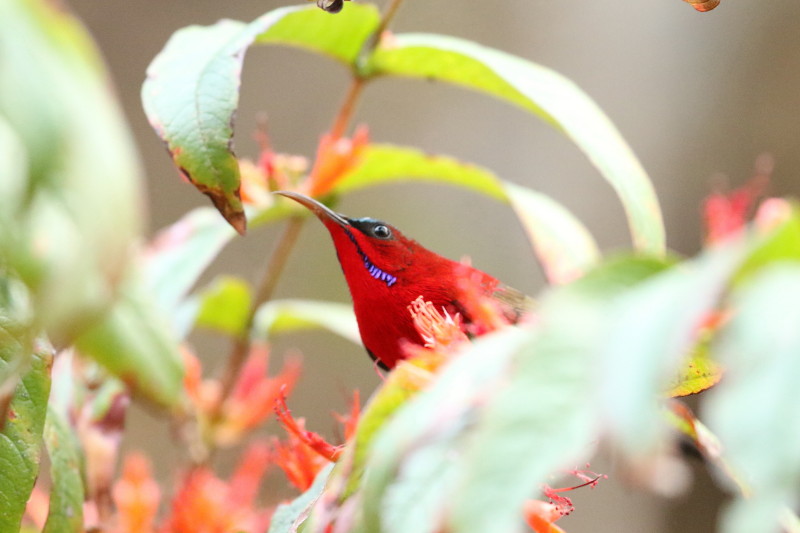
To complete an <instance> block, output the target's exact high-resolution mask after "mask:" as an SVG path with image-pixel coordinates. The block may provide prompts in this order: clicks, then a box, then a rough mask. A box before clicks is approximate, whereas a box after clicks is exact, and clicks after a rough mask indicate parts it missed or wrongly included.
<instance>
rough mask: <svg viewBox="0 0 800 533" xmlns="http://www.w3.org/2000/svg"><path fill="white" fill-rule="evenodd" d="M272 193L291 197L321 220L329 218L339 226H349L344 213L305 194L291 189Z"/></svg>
mask: <svg viewBox="0 0 800 533" xmlns="http://www.w3.org/2000/svg"><path fill="white" fill-rule="evenodd" d="M273 194H280V195H281V196H285V197H287V198H291V199H292V200H294V201H295V202H297V203H299V204H300V205H302V206H303V207H305V208H307V209H308V210H309V211H311V212H312V213H314V214H315V215H317V218H319V219H320V220H322V221H323V222H324V221H325V220H330V221H332V222H335V223H337V224H339V225H340V226H350V221H348V220H347V218H346V217H345V216H344V215H340V214H339V213H337V212H336V211H333V210H332V209H331V208H330V207H328V206H326V205H324V204H322V203H320V202H318V201H316V200H314V199H313V198H311V197H310V196H306V195H305V194H300V193H299V192H293V191H274V192H273Z"/></svg>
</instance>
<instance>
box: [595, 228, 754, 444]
mask: <svg viewBox="0 0 800 533" xmlns="http://www.w3.org/2000/svg"><path fill="white" fill-rule="evenodd" d="M747 251H748V249H747V246H746V243H733V244H731V245H730V246H726V247H719V248H717V249H715V250H712V251H710V252H708V253H706V254H704V255H703V256H700V257H699V258H698V259H695V260H692V261H687V262H685V263H684V264H681V265H679V266H676V267H673V268H671V269H669V270H667V271H666V272H663V273H661V274H659V275H657V276H654V277H653V278H651V279H649V280H647V281H645V282H643V283H642V284H640V285H638V286H637V287H634V288H633V289H631V290H630V291H629V293H628V294H626V295H624V296H623V297H622V298H621V299H620V300H619V301H618V302H616V303H614V304H613V305H610V306H608V307H607V309H606V312H607V313H608V315H609V316H610V317H612V318H611V321H610V323H609V324H608V326H607V328H606V331H605V333H604V335H603V338H602V339H600V341H599V343H598V345H599V347H600V349H599V353H598V354H597V357H598V359H597V360H598V361H600V373H599V375H598V376H597V380H598V382H599V384H600V404H601V405H602V408H603V409H604V411H605V412H604V413H603V417H604V418H605V419H606V420H607V428H606V429H607V431H608V432H609V434H611V435H612V436H614V437H616V438H617V439H619V443H620V445H621V446H622V447H623V448H624V449H625V451H627V452H628V453H630V454H633V455H637V454H642V453H646V452H648V451H650V450H652V446H654V445H655V443H656V442H657V441H658V438H659V436H661V435H662V434H663V432H664V430H665V427H664V424H663V423H662V417H661V416H659V413H660V402H661V400H660V398H659V396H658V395H657V394H656V391H663V390H665V389H666V388H667V385H668V384H667V382H666V380H667V379H668V378H669V376H673V375H675V373H676V372H677V371H678V365H679V363H680V361H681V360H682V359H683V357H685V354H687V353H688V352H689V351H690V350H691V349H692V347H693V346H694V343H695V342H696V336H697V328H698V327H699V326H700V325H701V324H702V322H703V320H704V319H705V318H706V317H707V316H708V314H709V313H710V312H712V311H713V310H714V309H715V308H716V306H717V305H718V302H719V299H720V297H721V296H722V293H723V291H724V290H725V288H726V287H727V286H728V283H729V282H730V280H731V278H732V277H733V275H734V274H735V272H736V270H737V268H738V267H739V266H740V265H741V262H742V261H743V259H744V258H745V257H746V253H747Z"/></svg>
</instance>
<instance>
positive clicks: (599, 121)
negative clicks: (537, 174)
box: [364, 34, 665, 254]
mask: <svg viewBox="0 0 800 533" xmlns="http://www.w3.org/2000/svg"><path fill="white" fill-rule="evenodd" d="M364 73H365V75H368V76H375V75H392V76H408V77H414V78H419V79H424V80H439V81H445V82H448V83H453V84H456V85H461V86H464V87H467V88H470V89H474V90H477V91H480V92H483V93H486V94H489V95H492V96H495V97H497V98H500V99H502V100H505V101H507V102H509V103H512V104H515V105H517V106H519V107H522V108H523V109H525V110H528V111H530V112H532V113H534V114H536V115H537V116H539V117H541V118H542V119H543V120H545V121H546V122H547V123H548V124H550V125H551V126H553V127H555V128H556V129H558V130H559V131H562V132H563V133H564V134H565V135H567V136H568V137H569V138H570V139H571V140H572V141H573V142H574V143H575V144H576V145H577V146H578V148H580V149H581V150H582V151H583V152H584V153H585V154H586V156H587V157H588V158H589V160H590V161H591V162H592V163H593V164H594V165H595V167H597V169H598V170H599V171H600V173H601V174H602V176H603V177H604V178H605V179H606V180H607V181H608V182H609V183H610V184H611V186H612V187H613V188H614V190H615V191H616V192H617V195H618V196H619V197H620V199H621V201H622V204H623V207H624V208H625V212H626V214H627V216H628V223H629V225H630V227H631V233H632V235H633V241H634V245H635V246H636V248H637V249H638V250H641V251H647V252H651V253H656V254H660V253H663V252H664V249H665V237H664V225H663V221H662V219H661V209H660V207H659V204H658V199H657V198H656V195H655V191H654V190H653V186H652V184H651V182H650V180H649V178H648V177H647V174H646V173H645V171H644V169H643V168H642V166H641V164H640V163H639V161H638V159H637V158H636V156H635V155H634V154H633V152H632V150H631V149H630V147H629V146H628V144H627V143H626V142H625V141H624V140H623V138H622V136H621V135H620V133H619V131H618V130H617V129H616V127H615V126H614V125H613V124H612V123H611V121H610V120H609V119H608V117H606V115H605V114H604V113H603V112H602V111H601V110H600V108H599V107H598V106H597V104H595V102H594V101H593V100H591V99H590V98H589V97H588V96H587V95H586V94H585V93H584V92H583V91H582V90H580V89H579V88H578V87H577V86H576V85H575V84H574V83H572V82H571V81H569V80H568V79H566V78H564V77H563V76H561V75H559V74H557V73H556V72H554V71H552V70H549V69H547V68H544V67H542V66H540V65H537V64H535V63H531V62H529V61H526V60H523V59H521V58H518V57H514V56H512V55H509V54H506V53H504V52H500V51H498V50H493V49H491V48H487V47H484V46H481V45H478V44H475V43H472V42H469V41H465V40H461V39H456V38H453V37H445V36H440V35H425V34H401V35H395V36H393V37H392V38H391V39H385V40H383V41H382V42H381V43H380V45H379V46H378V48H377V49H376V50H375V52H374V53H373V55H372V56H371V58H370V62H369V63H368V65H367V66H366V67H365V69H364Z"/></svg>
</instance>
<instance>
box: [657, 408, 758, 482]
mask: <svg viewBox="0 0 800 533" xmlns="http://www.w3.org/2000/svg"><path fill="white" fill-rule="evenodd" d="M665 413H666V417H667V421H668V422H669V423H670V425H671V426H672V427H673V428H675V429H676V430H677V431H678V432H679V433H680V434H681V435H683V437H684V438H686V439H688V440H689V442H691V444H692V445H693V446H694V447H695V449H696V450H697V451H698V452H699V453H700V454H701V455H702V456H703V457H704V458H705V459H706V460H707V461H709V462H710V463H711V464H713V465H714V466H715V467H717V469H718V473H722V474H724V475H725V476H727V480H728V482H729V483H731V484H732V485H734V486H736V487H737V488H738V490H739V494H741V495H743V496H749V494H750V487H748V486H746V485H745V483H744V482H743V481H742V480H741V479H740V478H739V475H738V474H737V473H736V472H735V471H734V469H733V468H731V466H730V465H729V464H728V461H727V459H726V458H725V456H724V453H723V452H724V447H723V445H722V443H721V442H720V440H719V439H718V438H717V436H716V435H714V434H713V433H712V432H711V430H709V429H708V428H707V427H706V426H705V424H703V423H702V422H700V420H698V419H697V417H695V415H694V413H693V412H692V411H691V409H689V407H688V406H687V405H686V404H684V403H682V402H680V401H674V402H670V405H669V406H668V409H667V411H665Z"/></svg>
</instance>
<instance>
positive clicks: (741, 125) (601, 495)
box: [68, 0, 800, 533]
mask: <svg viewBox="0 0 800 533" xmlns="http://www.w3.org/2000/svg"><path fill="white" fill-rule="evenodd" d="M290 3H292V2H290V1H288V0H285V1H278V0H261V1H257V0H237V1H235V2H219V1H213V0H170V1H168V2H165V1H164V0H104V1H102V2H98V1H97V0H69V1H68V4H69V5H70V6H71V7H72V8H73V9H74V10H75V11H76V12H77V14H78V15H79V16H80V17H81V18H82V19H83V21H84V22H85V23H86V25H87V26H88V27H89V29H90V31H91V32H92V34H93V35H94V37H95V38H96V40H97V41H98V43H99V46H100V48H101V50H102V52H103V54H104V56H105V59H106V61H107V63H108V67H109V69H110V71H111V73H112V76H113V78H114V81H115V84H116V87H117V90H118V92H119V95H120V98H121V100H122V104H123V106H124V108H125V112H126V114H127V117H128V119H129V121H130V123H131V125H132V128H133V131H134V134H135V136H136V139H137V143H138V146H139V149H140V151H141V154H142V157H143V159H144V164H145V169H146V172H147V179H148V194H149V198H148V200H149V209H150V226H149V234H150V235H152V234H153V233H154V232H155V231H157V230H158V229H159V228H161V227H163V226H166V225H168V224H170V223H172V222H174V221H175V220H176V219H178V218H179V217H180V216H182V215H183V214H184V213H185V212H186V211H188V210H189V209H191V208H193V207H195V206H198V205H206V204H207V200H206V198H205V197H203V196H201V195H200V194H198V193H197V192H196V191H195V190H194V189H193V188H192V187H191V186H189V185H188V184H186V183H184V182H183V181H182V180H181V179H180V178H179V176H178V173H177V172H176V170H175V169H174V167H173V166H172V162H171V160H170V158H169V157H168V156H167V154H166V151H165V149H164V147H163V145H162V143H161V141H159V140H158V139H157V137H156V136H155V134H154V133H153V132H152V130H151V129H150V127H149V125H148V123H147V120H146V119H145V117H144V114H143V112H142V109H141V104H140V99H139V90H140V87H141V84H142V81H143V80H144V77H145V69H146V68H147V65H148V64H149V62H150V61H151V60H152V58H153V57H154V56H155V55H156V54H157V53H158V51H159V50H160V49H161V48H162V47H163V46H164V44H165V42H166V41H167V39H168V38H169V36H170V35H171V34H172V33H173V32H174V31H175V30H177V29H179V28H181V27H183V26H186V25H189V24H210V23H213V22H215V21H216V20H218V19H220V18H233V19H239V20H245V21H249V20H252V19H254V18H256V17H257V16H259V15H261V14H263V13H264V12H266V11H269V10H271V9H273V8H276V7H279V6H282V5H288V4H290ZM379 3H381V4H382V3H383V2H382V1H380V2H379ZM346 7H347V6H345V9H346ZM393 29H394V31H396V32H416V31H421V32H433V33H442V34H449V35H455V36H459V37H463V38H467V39H472V40H474V41H477V42H479V43H482V44H484V45H487V46H491V47H494V48H498V49H501V50H504V51H507V52H510V53H513V54H516V55H519V56H521V57H523V58H526V59H528V60H531V61H534V62H537V63H540V64H542V65H545V66H548V67H550V68H553V69H555V70H556V71H558V72H560V73H562V74H564V75H565V76H567V77H569V78H571V79H572V80H573V81H575V82H576V83H577V84H578V85H579V86H581V87H582V88H583V89H584V90H585V91H586V92H587V93H588V94H589V95H590V96H591V97H592V98H594V99H595V100H596V101H597V102H598V103H599V105H600V106H601V107H602V108H603V109H604V111H605V112H606V113H607V115H608V116H609V117H610V118H611V120H612V121H613V122H614V123H615V124H616V126H617V127H618V128H619V130H620V131H621V132H622V135H623V137H624V138H625V139H626V140H627V141H628V143H629V144H630V145H631V146H632V148H633V150H634V152H635V153H636V154H637V155H638V157H639V159H640V160H641V161H642V163H643V165H644V167H645V169H646V170H647V171H648V173H649V174H650V176H651V178H652V180H653V182H654V184H655V187H656V191H657V193H658V196H659V198H660V201H661V205H662V208H663V212H664V218H665V221H666V227H667V237H668V242H669V246H670V247H671V248H672V249H673V250H675V251H676V252H678V253H680V254H693V253H694V252H696V251H697V249H698V248H699V246H700V243H701V239H702V229H701V228H702V226H701V219H700V209H699V208H700V202H701V200H702V198H703V197H704V196H705V194H706V193H707V192H708V191H709V188H710V183H711V181H712V178H714V177H715V176H719V175H725V176H727V177H728V178H729V180H730V182H731V183H732V184H733V185H736V184H740V183H742V182H744V181H745V180H746V179H747V178H748V177H749V176H750V175H751V173H752V169H753V165H754V163H755V160H756V157H757V156H758V155H759V154H761V153H765V152H766V153H769V154H771V155H772V156H774V158H775V161H776V167H775V172H774V175H773V184H772V191H771V192H772V193H775V194H780V195H797V194H798V193H800V179H798V176H800V149H798V138H800V136H799V135H798V133H800V132H799V131H798V130H800V2H797V0H772V1H771V2H758V1H755V0H751V1H744V0H739V1H734V0H723V2H722V4H721V6H720V7H718V8H717V9H716V10H714V11H712V12H709V13H705V14H701V13H697V12H695V11H694V10H693V9H692V8H691V7H690V6H689V5H688V4H686V3H684V2H682V1H681V0H660V1H658V2H648V1H642V2H620V1H616V0H592V1H590V2H553V1H552V0H504V1H503V2H491V1H489V2H476V1H470V2H464V1H457V0H427V1H420V0H407V1H406V2H405V3H404V5H403V7H402V8H401V11H400V13H399V15H398V17H397V18H396V20H395V23H394V25H393ZM347 84H348V75H347V72H346V71H345V70H344V69H343V68H342V67H341V66H339V65H338V64H334V63H333V62H331V61H328V60H326V59H323V58H320V57H317V56H313V55H310V54H307V53H305V52H301V51H298V50H293V49H284V48H278V47H260V48H253V49H251V50H250V51H249V52H248V54H247V59H246V61H245V66H244V77H243V88H242V96H241V106H240V109H239V112H238V116H237V123H236V139H235V148H236V152H237V155H239V156H249V157H252V158H255V157H256V156H257V145H256V143H255V141H254V140H253V132H254V130H255V127H256V116H257V115H258V114H259V113H262V112H263V113H266V114H267V116H268V118H269V129H270V133H271V138H272V143H273V145H274V148H275V149H276V150H277V151H279V152H286V153H295V154H302V155H305V156H307V157H313V155H314V151H315V148H316V144H317V142H318V139H319V136H320V134H321V133H322V132H323V131H325V130H326V129H327V128H328V127H329V126H330V124H331V121H332V118H333V115H334V113H335V111H336V109H337V108H338V106H339V104H340V103H341V100H342V98H343V96H344V91H345V89H346V87H347ZM356 122H357V123H366V124H368V125H369V128H370V132H371V137H372V139H373V140H375V141H377V142H390V143H398V144H404V145H416V146H419V147H421V148H422V149H424V150H425V151H428V152H432V153H442V154H448V155H452V156H456V157H458V158H460V159H463V160H466V161H471V162H474V163H477V164H479V165H482V166H485V167H488V168H489V169H492V170H494V171H495V172H496V173H497V174H498V175H499V176H500V177H502V178H503V179H507V180H511V181H515V182H517V183H520V184H524V185H526V186H528V187H531V188H533V189H536V190H539V191H542V192H545V193H548V194H550V195H552V196H553V197H555V198H556V199H558V200H560V201H561V202H563V203H564V204H565V205H567V206H568V207H569V208H571V209H572V210H573V212H574V213H576V214H577V215H578V216H579V218H581V219H582V220H583V221H584V222H585V223H586V224H587V225H588V227H589V228H591V230H592V232H593V233H594V235H595V237H596V238H597V239H598V241H599V242H600V243H601V245H602V246H603V248H604V249H605V250H607V251H609V252H611V251H613V250H615V249H624V248H626V247H628V246H629V235H628V231H627V227H626V224H625V220H624V216H623V212H622V209H621V207H620V204H619V202H618V201H617V199H616V197H615V196H614V194H613V192H612V191H611V189H610V187H609V186H608V185H607V184H606V183H605V182H604V181H603V180H602V179H601V178H600V176H599V174H598V173H597V171H596V170H595V169H594V168H593V167H592V166H591V165H590V164H589V162H588V161H587V160H586V159H585V158H584V157H583V155H582V154H581V153H580V152H579V151H578V150H577V149H576V148H575V147H574V146H573V145H572V144H571V143H570V142H569V141H567V139H566V138H564V137H562V136H561V135H560V134H559V133H558V132H556V131H554V130H553V129H552V128H550V127H549V126H547V125H545V124H544V123H543V122H541V121H539V120H538V119H536V118H535V117H533V116H532V115H530V114H528V113H525V112H522V111H520V110H518V109H516V108H513V107H511V106H509V105H507V104H504V103H501V102H499V101H494V100H491V99H489V98H487V97H484V96H481V95H478V94H473V93H470V92H466V91H464V90H460V89H457V88H454V87H449V86H445V85H437V84H433V83H423V82H415V81H407V80H379V81H377V82H375V83H374V84H372V85H371V86H369V87H368V88H367V90H366V91H365V94H364V95H363V98H362V100H361V102H360V107H359V110H358V113H357V115H356ZM338 208H339V210H340V211H341V212H343V213H346V214H349V215H352V216H374V217H377V218H381V219H384V220H387V221H389V222H391V223H392V224H394V225H396V226H398V227H399V228H401V229H402V230H403V231H404V233H406V234H407V235H409V236H412V237H414V238H416V239H417V240H419V241H420V242H421V243H422V244H423V245H425V246H427V247H429V248H432V249H434V250H436V251H437V252H439V253H441V254H443V255H446V256H448V257H451V258H453V259H458V258H460V257H462V256H465V255H468V256H470V257H471V258H472V261H473V264H474V265H475V266H477V267H478V268H480V269H482V270H485V271H488V272H490V273H491V274H493V275H495V276H496V277H498V278H500V279H501V280H503V281H504V282H506V283H508V284H509V285H511V286H514V287H517V288H519V289H521V290H523V291H525V292H527V293H530V294H535V293H536V292H538V291H539V290H540V289H541V286H542V279H543V278H542V276H541V273H540V272H539V270H538V267H537V265H536V263H535V260H534V258H533V256H532V253H531V250H530V247H529V245H528V243H527V241H526V238H525V236H524V234H523V232H522V229H521V227H520V225H519V224H518V223H517V221H516V219H515V218H514V216H513V215H512V214H511V212H510V210H509V209H508V208H507V207H506V206H503V205H499V204H497V203H494V202H493V201H492V200H490V199H487V198H483V197H480V196H478V195H476V194H473V193H469V192H465V191H461V190H457V189H452V188H445V187H441V186H431V185H392V186H385V187H382V188H376V189H373V190H370V191H368V192H358V193H354V194H352V195H351V196H348V197H346V198H344V199H343V201H342V202H341V204H340V205H339V206H338ZM277 231H278V228H274V227H269V228H259V229H258V230H255V231H253V232H251V233H250V234H248V235H247V237H245V238H239V239H237V240H235V242H234V243H233V244H232V245H230V246H229V247H228V248H227V249H226V251H225V252H224V253H223V255H222V257H221V258H220V259H219V260H218V261H217V263H215V264H214V265H213V267H212V268H211V270H210V271H209V273H208V274H207V276H206V277H205V278H204V280H203V281H204V282H207V281H209V280H211V279H212V278H213V277H214V276H215V275H217V274H220V273H234V274H237V275H241V276H243V277H245V278H246V279H248V280H250V281H251V282H255V280H257V279H258V278H259V277H260V275H261V270H262V265H263V264H264V261H265V258H266V257H267V255H268V254H269V252H270V250H271V245H272V243H273V240H274V238H275V236H276V235H277ZM320 273H323V274H324V275H320ZM276 297H279V298H280V297H293V298H294V297H296V298H314V299H322V300H334V301H348V300H349V295H348V293H347V288H346V285H345V283H344V279H343V278H342V276H341V273H340V269H339V266H338V264H337V262H336V258H335V255H334V253H333V247H332V246H331V244H330V242H329V240H328V236H327V232H326V231H325V230H324V229H323V227H322V226H321V225H319V224H316V223H312V224H308V225H307V226H306V227H305V229H304V230H303V234H302V237H301V239H300V241H299V243H298V246H297V247H296V248H295V251H294V252H293V254H292V257H291V259H290V263H289V265H288V269H287V272H286V274H285V275H284V276H283V278H282V279H281V282H280V285H279V287H278V291H277V295H276ZM193 341H194V343H195V345H196V347H197V350H198V351H199V352H200V353H201V355H202V357H203V359H204V361H205V362H206V363H205V364H206V366H207V368H208V369H214V368H218V367H219V365H220V363H221V358H222V357H223V356H224V355H225V353H226V350H227V344H226V343H225V342H223V341H222V340H220V339H217V338H214V337H212V336H210V335H208V336H202V335H201V336H196V337H194V338H193ZM293 349H297V350H300V351H301V352H302V353H303V355H304V374H303V377H302V379H301V382H300V385H299V387H298V389H297V390H296V392H295V393H294V394H293V396H292V398H291V402H290V404H291V407H292V408H293V410H294V411H295V412H296V413H298V414H300V415H303V416H306V417H307V418H308V425H309V427H310V428H311V429H315V430H318V431H320V432H322V433H325V434H332V428H333V426H334V423H333V421H332V418H331V417H330V411H331V409H334V410H338V411H340V412H344V410H345V409H346V399H347V396H348V394H349V392H348V391H350V390H352V389H353V388H359V389H360V390H361V391H362V394H363V395H364V396H366V395H368V394H369V393H370V392H371V391H372V390H373V389H374V388H375V386H376V385H377V384H378V382H379V378H378V376H377V374H376V372H375V371H374V370H373V366H372V365H371V364H370V362H369V360H368V358H367V356H366V355H365V353H364V352H363V350H361V349H360V348H358V347H354V346H352V345H351V344H348V343H347V342H345V341H342V340H340V339H338V338H335V337H333V336H331V335H328V334H323V333H313V334H303V335H298V336H293V337H287V338H285V339H282V340H281V341H280V343H279V344H278V346H276V347H275V350H274V353H275V359H276V362H277V361H278V360H279V359H280V358H281V357H283V355H284V354H285V353H286V352H287V351H289V350H293ZM128 424H129V435H128V437H127V440H126V447H127V448H128V449H131V448H144V449H145V450H147V451H149V452H150V453H149V455H150V456H151V457H153V458H154V460H155V461H156V466H157V467H160V468H161V470H162V473H163V475H164V476H167V477H168V476H170V475H174V474H171V472H173V468H174V465H175V464H176V461H180V460H181V459H180V458H181V457H182V451H181V450H179V449H176V448H177V446H171V445H167V444H165V441H170V440H171V436H170V433H169V428H167V427H165V424H164V421H163V420H158V419H155V418H153V417H152V416H151V415H150V414H149V413H143V412H140V411H136V412H134V413H133V414H132V416H131V418H130V419H129V422H128ZM274 427H275V426H273V429H274ZM222 460H223V463H224V460H225V458H223V459H222ZM223 467H224V464H223ZM592 468H593V469H594V470H598V471H602V472H606V473H608V474H610V478H611V479H609V480H608V481H605V482H603V483H601V484H600V486H599V487H598V488H596V489H594V490H591V491H590V490H588V489H583V491H580V492H578V493H574V495H575V498H574V499H575V502H576V504H577V507H578V510H577V512H576V513H574V514H573V515H572V516H570V517H568V518H566V519H564V521H563V522H559V525H562V524H563V527H564V528H565V529H566V530H567V531H569V532H571V533H580V532H589V531H615V532H620V533H625V532H634V531H649V532H654V533H659V532H665V533H666V532H678V531H681V532H705V531H712V530H713V524H714V519H715V515H716V513H717V511H718V505H719V503H720V501H721V500H722V499H723V496H722V495H720V494H719V493H718V492H717V491H716V489H714V488H713V483H712V482H711V480H710V479H709V477H708V475H707V474H706V473H705V472H704V470H703V468H702V467H692V474H693V477H692V479H691V484H690V487H689V489H688V491H687V492H684V493H683V494H681V495H678V496H675V497H672V498H661V497H656V496H652V495H649V494H646V493H644V491H642V490H641V489H637V488H636V487H635V486H630V485H627V484H625V483H623V482H622V481H621V479H620V476H615V475H614V465H613V461H612V460H608V459H601V460H600V461H598V462H596V463H593V464H592Z"/></svg>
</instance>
